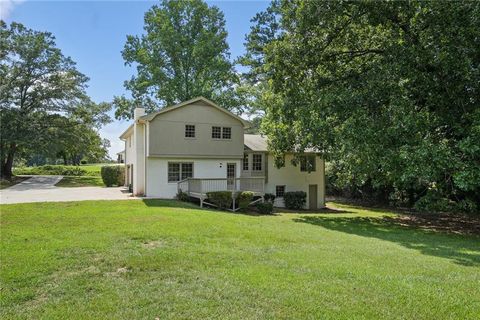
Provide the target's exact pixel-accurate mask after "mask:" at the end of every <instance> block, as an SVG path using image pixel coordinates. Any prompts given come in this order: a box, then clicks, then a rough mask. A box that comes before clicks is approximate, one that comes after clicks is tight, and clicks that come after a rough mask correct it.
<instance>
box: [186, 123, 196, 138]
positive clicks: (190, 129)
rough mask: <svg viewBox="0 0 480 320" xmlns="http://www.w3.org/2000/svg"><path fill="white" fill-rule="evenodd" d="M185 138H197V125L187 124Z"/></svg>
mask: <svg viewBox="0 0 480 320" xmlns="http://www.w3.org/2000/svg"><path fill="white" fill-rule="evenodd" d="M185 138H195V126H194V125H193V124H186V125H185Z"/></svg>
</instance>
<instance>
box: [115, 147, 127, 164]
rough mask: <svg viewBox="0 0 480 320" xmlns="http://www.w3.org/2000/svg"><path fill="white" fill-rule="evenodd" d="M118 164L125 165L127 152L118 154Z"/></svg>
mask: <svg viewBox="0 0 480 320" xmlns="http://www.w3.org/2000/svg"><path fill="white" fill-rule="evenodd" d="M117 162H118V163H125V150H123V151H120V152H118V153H117Z"/></svg>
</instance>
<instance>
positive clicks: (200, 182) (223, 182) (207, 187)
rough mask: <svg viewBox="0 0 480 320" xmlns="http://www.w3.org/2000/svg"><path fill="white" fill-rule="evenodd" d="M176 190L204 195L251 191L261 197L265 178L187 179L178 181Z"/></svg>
mask: <svg viewBox="0 0 480 320" xmlns="http://www.w3.org/2000/svg"><path fill="white" fill-rule="evenodd" d="M177 188H178V190H179V191H180V190H181V191H182V192H186V193H189V194H191V193H196V194H203V195H205V194H206V193H207V192H214V191H232V192H238V191H252V192H255V193H259V194H262V195H263V194H264V193H265V178H264V177H248V178H232V179H227V178H206V179H202V178H187V179H185V180H182V181H179V182H178V185H177Z"/></svg>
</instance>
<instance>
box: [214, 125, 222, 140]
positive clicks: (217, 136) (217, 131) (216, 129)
mask: <svg viewBox="0 0 480 320" xmlns="http://www.w3.org/2000/svg"><path fill="white" fill-rule="evenodd" d="M221 138H222V127H212V139H221Z"/></svg>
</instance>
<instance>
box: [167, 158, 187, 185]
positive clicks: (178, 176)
mask: <svg viewBox="0 0 480 320" xmlns="http://www.w3.org/2000/svg"><path fill="white" fill-rule="evenodd" d="M187 178H193V163H192V162H169V163H168V182H178V181H180V180H184V179H187Z"/></svg>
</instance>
